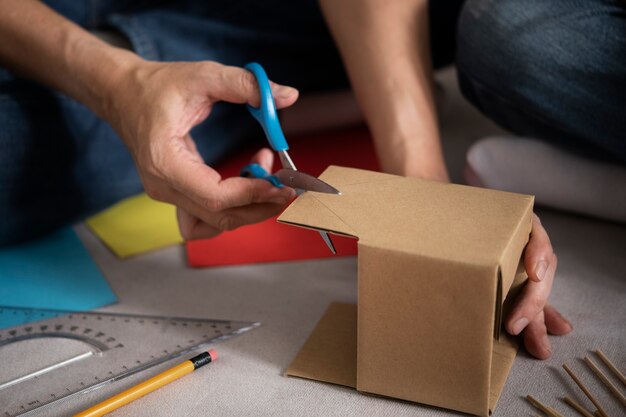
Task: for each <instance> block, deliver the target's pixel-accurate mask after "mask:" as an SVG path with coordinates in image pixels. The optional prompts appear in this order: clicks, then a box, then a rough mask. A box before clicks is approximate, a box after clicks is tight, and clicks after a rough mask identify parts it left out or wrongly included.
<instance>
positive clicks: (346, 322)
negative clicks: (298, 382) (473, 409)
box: [284, 302, 518, 414]
mask: <svg viewBox="0 0 626 417" xmlns="http://www.w3.org/2000/svg"><path fill="white" fill-rule="evenodd" d="M517 350H518V345H517V342H516V341H515V339H514V338H512V337H510V336H508V335H504V336H503V337H501V338H500V340H499V341H497V340H494V342H493V348H492V358H491V369H490V384H489V413H490V414H491V413H493V412H494V411H495V408H496V406H497V403H498V400H499V399H500V396H501V394H502V391H503V390H504V385H505V384H506V380H507V378H508V375H509V372H510V370H511V367H512V366H513V362H514V361H515V357H516V355H517ZM356 372H357V306H356V304H347V303H337V302H334V303H332V304H331V305H330V306H329V307H328V309H327V310H326V312H325V313H324V315H323V316H322V318H321V319H320V321H319V322H318V324H317V325H316V326H315V328H314V329H313V331H312V332H311V334H310V336H309V338H308V339H307V341H306V342H305V343H304V345H303V346H302V348H301V349H300V351H299V352H298V354H297V355H296V357H295V358H294V360H293V361H292V362H291V364H290V365H289V366H288V368H287V370H286V371H285V373H284V375H285V376H292V377H298V378H304V379H309V380H313V381H320V382H326V383H330V384H335V385H340V386H344V387H349V388H354V389H356Z"/></svg>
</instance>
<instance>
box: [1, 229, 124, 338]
mask: <svg viewBox="0 0 626 417" xmlns="http://www.w3.org/2000/svg"><path fill="white" fill-rule="evenodd" d="M116 301H117V297H116V296H115V294H114V293H113V290H111V287H109V284H108V283H107V281H106V279H105V278H104V276H103V275H102V273H101V272H100V270H99V269H98V267H97V266H96V264H95V263H94V262H93V260H92V259H91V256H90V255H89V253H88V252H87V250H86V249H85V247H84V246H83V244H82V242H81V241H80V240H79V239H78V237H77V236H76V233H74V231H73V230H72V229H71V228H67V229H62V230H60V231H58V232H56V233H53V234H51V235H49V236H46V237H44V238H43V239H40V240H37V241H34V242H28V243H25V244H21V245H16V246H10V247H3V248H0V306H10V307H23V308H24V307H25V308H38V309H52V310H63V311H84V310H91V309H94V308H98V307H102V306H104V305H107V304H111V303H114V302H116ZM21 323H23V320H22V319H19V320H18V321H16V319H15V318H12V317H10V316H6V315H0V329H3V328H7V327H12V326H16V325H18V324H21Z"/></svg>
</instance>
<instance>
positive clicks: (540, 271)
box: [535, 261, 548, 281]
mask: <svg viewBox="0 0 626 417" xmlns="http://www.w3.org/2000/svg"><path fill="white" fill-rule="evenodd" d="M547 269H548V263H547V262H546V261H539V262H537V266H536V267H535V276H536V277H537V279H538V280H539V281H543V277H544V275H546V270H547Z"/></svg>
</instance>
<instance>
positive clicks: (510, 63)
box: [457, 0, 626, 152]
mask: <svg viewBox="0 0 626 417" xmlns="http://www.w3.org/2000/svg"><path fill="white" fill-rule="evenodd" d="M573 3H575V4H572V2H567V4H563V2H561V3H559V2H547V1H545V0H526V1H517V0H468V1H467V2H466V3H465V5H464V8H463V10H462V12H461V16H460V19H459V29H458V39H457V45H458V49H457V65H458V70H459V76H460V78H461V81H462V82H461V85H462V88H463V92H464V94H465V95H466V97H467V98H468V99H469V100H470V101H471V102H473V104H475V105H477V106H478V107H479V108H481V110H483V111H484V110H485V109H484V108H482V107H484V103H483V102H482V101H481V93H480V91H486V92H488V93H489V94H490V95H492V96H498V97H499V98H500V99H501V100H502V101H503V102H506V103H508V104H510V105H512V106H513V107H515V108H517V109H518V110H519V111H522V112H524V113H526V114H528V115H530V116H532V117H534V118H536V119H540V120H542V121H545V122H547V123H550V124H552V125H555V126H557V127H558V128H559V129H561V130H563V131H565V132H570V133H571V134H572V135H573V136H576V137H580V138H583V139H586V140H590V141H592V142H593V141H607V140H609V141H610V140H613V141H618V140H619V142H623V139H621V136H622V135H623V132H624V130H625V129H626V119H624V118H623V111H624V109H625V108H626V95H624V94H623V93H620V91H621V92H623V91H626V67H624V66H623V64H622V62H623V57H624V56H626V17H625V16H626V14H625V13H624V6H623V5H618V4H617V2H614V3H615V4H609V3H611V2H604V1H600V0H573ZM616 12H620V13H616ZM479 90H480V91H479ZM621 146H622V148H623V147H624V144H622V145H621ZM623 151H624V150H623V149H622V152H623Z"/></svg>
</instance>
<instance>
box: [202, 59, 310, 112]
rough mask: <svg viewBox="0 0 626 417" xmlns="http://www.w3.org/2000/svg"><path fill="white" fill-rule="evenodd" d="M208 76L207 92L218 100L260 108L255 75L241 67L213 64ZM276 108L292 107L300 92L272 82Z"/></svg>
mask: <svg viewBox="0 0 626 417" xmlns="http://www.w3.org/2000/svg"><path fill="white" fill-rule="evenodd" d="M211 65H212V67H211V69H210V70H209V71H210V72H211V73H210V74H208V76H209V77H210V78H209V79H208V85H207V90H208V91H207V92H208V94H209V96H211V97H213V98H215V99H216V100H223V101H228V102H230V103H241V104H243V103H248V104H250V105H251V106H254V107H258V106H259V100H260V97H259V87H258V84H257V80H256V78H255V77H254V75H253V74H252V73H251V72H250V71H248V70H246V69H244V68H239V67H232V66H226V65H220V64H217V63H211ZM270 87H271V88H272V95H273V96H274V102H275V104H276V107H277V108H279V109H281V108H284V107H288V106H291V105H292V104H293V103H295V102H296V100H297V99H298V90H296V89H295V88H293V87H288V86H285V85H280V84H276V83H273V82H270Z"/></svg>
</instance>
